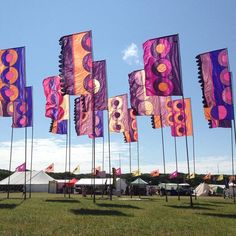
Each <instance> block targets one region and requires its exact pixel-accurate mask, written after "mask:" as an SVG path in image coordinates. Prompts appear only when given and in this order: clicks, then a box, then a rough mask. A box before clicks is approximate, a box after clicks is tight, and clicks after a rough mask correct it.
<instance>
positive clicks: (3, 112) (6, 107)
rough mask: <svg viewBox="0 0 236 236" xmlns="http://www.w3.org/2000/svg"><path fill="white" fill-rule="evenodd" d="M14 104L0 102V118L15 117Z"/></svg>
mask: <svg viewBox="0 0 236 236" xmlns="http://www.w3.org/2000/svg"><path fill="white" fill-rule="evenodd" d="M13 103H14V102H6V101H0V116H2V117H12V116H13Z"/></svg>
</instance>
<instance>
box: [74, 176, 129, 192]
mask: <svg viewBox="0 0 236 236" xmlns="http://www.w3.org/2000/svg"><path fill="white" fill-rule="evenodd" d="M110 184H111V185H112V184H113V178H95V186H96V187H102V186H105V185H107V186H109V185H110ZM93 185H94V179H93V178H82V179H80V180H78V181H77V182H76V183H75V188H78V187H81V186H93ZM126 186H127V184H126V182H125V180H123V179H120V178H116V185H115V188H116V192H120V191H121V190H123V192H124V191H125V189H126Z"/></svg>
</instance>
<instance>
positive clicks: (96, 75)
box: [90, 60, 108, 111]
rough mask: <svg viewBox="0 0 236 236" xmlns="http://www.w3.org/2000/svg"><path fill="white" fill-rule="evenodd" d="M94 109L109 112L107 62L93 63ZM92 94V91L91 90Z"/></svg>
mask: <svg viewBox="0 0 236 236" xmlns="http://www.w3.org/2000/svg"><path fill="white" fill-rule="evenodd" d="M92 72H93V83H91V84H92V85H91V86H90V87H92V88H93V86H94V107H95V111H103V110H107V100H108V98H107V82H106V61H105V60H102V61H94V62H93V70H92ZM91 93H92V90H91Z"/></svg>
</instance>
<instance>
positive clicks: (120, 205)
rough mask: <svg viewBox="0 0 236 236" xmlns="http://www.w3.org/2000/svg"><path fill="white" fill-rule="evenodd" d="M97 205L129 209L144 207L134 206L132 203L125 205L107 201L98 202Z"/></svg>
mask: <svg viewBox="0 0 236 236" xmlns="http://www.w3.org/2000/svg"><path fill="white" fill-rule="evenodd" d="M96 205H97V206H100V207H114V208H129V209H142V208H140V207H137V206H132V205H125V204H110V203H108V204H106V203H97V204H96Z"/></svg>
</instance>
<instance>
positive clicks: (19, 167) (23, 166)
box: [15, 162, 26, 172]
mask: <svg viewBox="0 0 236 236" xmlns="http://www.w3.org/2000/svg"><path fill="white" fill-rule="evenodd" d="M15 171H17V172H22V171H26V163H25V162H24V163H22V164H21V165H19V166H17V167H16V169H15Z"/></svg>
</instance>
